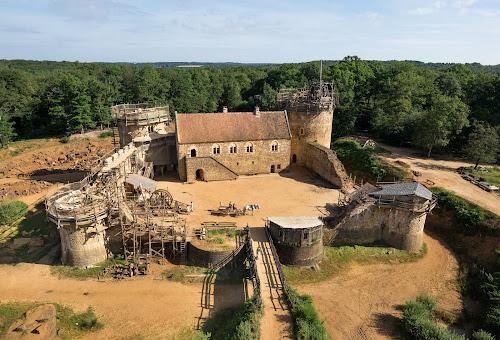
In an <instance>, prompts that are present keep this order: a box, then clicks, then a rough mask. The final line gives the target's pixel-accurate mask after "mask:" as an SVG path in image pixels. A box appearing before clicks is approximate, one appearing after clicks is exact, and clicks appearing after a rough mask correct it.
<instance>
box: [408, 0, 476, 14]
mask: <svg viewBox="0 0 500 340" xmlns="http://www.w3.org/2000/svg"><path fill="white" fill-rule="evenodd" d="M469 1H473V0H469ZM446 6H447V4H446V2H443V1H435V2H433V3H432V4H431V5H430V6H429V7H419V8H417V9H412V10H409V11H408V13H409V14H413V15H429V14H433V13H437V12H439V10H440V9H442V8H445V7H446Z"/></svg>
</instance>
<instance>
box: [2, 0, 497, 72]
mask: <svg viewBox="0 0 500 340" xmlns="http://www.w3.org/2000/svg"><path fill="white" fill-rule="evenodd" d="M353 55H356V56H358V57H360V58H361V59H366V60H419V61H423V62H461V63H466V62H479V63H482V64H486V65H491V64H500V0H449V1H448V0H443V1H434V0H431V1H427V0H399V1H398V0H371V1H370V0H350V1H346V0H343V1H340V0H339V1H327V0H303V1H296V0H289V1H281V0H252V1H247V0H232V1H229V0H227V1H226V0H204V1H201V0H163V1H161V0H148V1H146V0H136V1H132V0H0V59H32V60H57V61H60V60H67V61H76V60H78V61H80V62H159V61H186V62H191V61H199V62H243V63H283V62H306V61H312V60H320V59H324V60H338V59H342V58H344V57H345V56H353Z"/></svg>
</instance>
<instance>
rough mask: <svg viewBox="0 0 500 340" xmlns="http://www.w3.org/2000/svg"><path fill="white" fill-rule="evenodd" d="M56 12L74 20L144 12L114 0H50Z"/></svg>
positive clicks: (100, 18) (98, 18)
mask: <svg viewBox="0 0 500 340" xmlns="http://www.w3.org/2000/svg"><path fill="white" fill-rule="evenodd" d="M52 5H53V7H54V9H55V12H56V13H59V14H62V15H65V16H69V17H70V18H71V19H76V20H105V19H108V18H110V17H111V16H118V15H123V14H128V15H137V14H145V13H144V12H143V11H142V10H140V9H139V8H138V7H136V6H133V5H129V4H127V3H125V2H123V1H115V0H52Z"/></svg>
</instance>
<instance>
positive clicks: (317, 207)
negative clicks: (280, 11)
mask: <svg viewBox="0 0 500 340" xmlns="http://www.w3.org/2000/svg"><path fill="white" fill-rule="evenodd" d="M155 179H156V180H157V181H159V184H158V188H162V189H168V190H169V191H170V193H171V194H172V196H173V198H174V200H178V201H181V202H184V203H188V204H189V203H190V202H191V201H192V202H193V205H194V212H193V213H192V214H190V215H188V216H186V218H187V224H188V225H189V226H192V227H195V228H197V227H199V226H200V225H201V223H202V222H206V221H228V222H236V223H237V225H238V226H239V227H245V226H246V225H247V224H248V225H250V226H262V225H264V223H265V219H266V216H320V215H321V214H322V213H324V212H325V209H324V206H325V203H327V202H330V203H331V202H337V201H338V195H339V193H338V190H336V189H332V188H331V187H329V186H328V185H327V184H326V183H325V182H324V181H322V180H321V179H318V178H317V177H316V176H315V175H313V174H311V173H310V172H308V171H305V170H303V169H301V168H296V169H294V170H292V171H291V172H290V173H288V174H283V175H279V174H269V175H255V176H241V177H239V178H238V179H236V180H233V181H220V182H196V183H193V184H184V183H183V182H180V181H178V180H177V179H176V176H171V177H163V178H161V177H160V178H158V177H156V178H155ZM219 202H222V203H223V204H224V205H226V206H227V205H228V204H229V202H232V203H235V204H236V207H237V208H238V209H243V207H244V206H245V205H248V204H256V203H258V204H259V205H260V209H259V210H256V211H255V215H254V216H252V214H251V212H248V213H247V216H239V217H229V216H222V217H221V216H213V215H210V210H216V209H218V207H219V205H220V203H219Z"/></svg>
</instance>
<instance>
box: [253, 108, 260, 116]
mask: <svg viewBox="0 0 500 340" xmlns="http://www.w3.org/2000/svg"><path fill="white" fill-rule="evenodd" d="M253 114H254V115H255V116H256V117H260V109H259V107H258V106H256V107H255V109H254V110H253Z"/></svg>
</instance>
